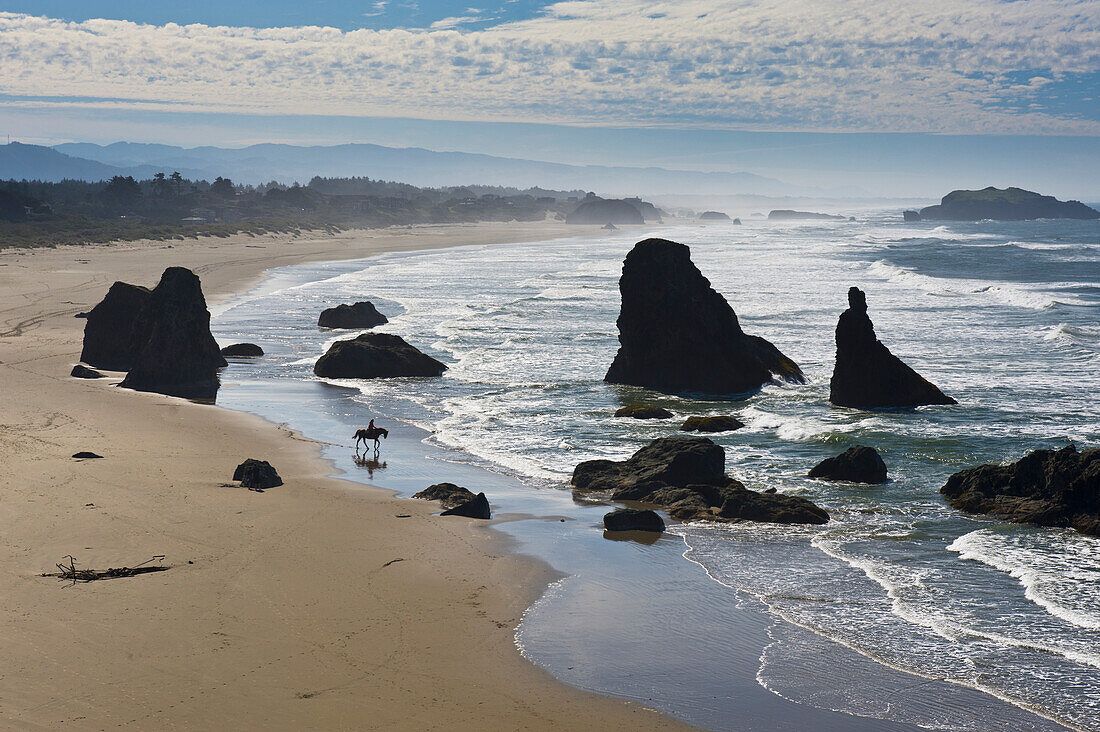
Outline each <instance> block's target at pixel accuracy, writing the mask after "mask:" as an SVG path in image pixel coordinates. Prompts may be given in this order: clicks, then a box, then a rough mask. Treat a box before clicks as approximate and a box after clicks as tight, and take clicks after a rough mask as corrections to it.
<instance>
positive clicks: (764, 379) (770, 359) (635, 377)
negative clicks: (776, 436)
mask: <svg viewBox="0 0 1100 732" xmlns="http://www.w3.org/2000/svg"><path fill="white" fill-rule="evenodd" d="M619 291H620V292H621V293H622V309H621V310H620V313H619V319H618V321H617V324H618V326H619V343H620V347H619V352H618V354H617V355H616V356H615V360H614V362H613V363H612V364H611V368H610V369H608V372H607V376H605V377H604V381H607V382H609V383H612V384H631V385H634V386H643V387H647V388H649V389H654V390H656V391H661V392H665V393H670V394H678V393H699V394H710V395H734V394H744V393H746V392H750V391H754V390H756V389H759V388H760V387H761V386H763V385H764V384H767V383H769V382H771V381H773V380H774V377H778V378H780V379H784V380H786V381H794V382H798V383H802V382H804V381H805V377H804V376H803V375H802V370H801V369H799V368H798V364H796V363H795V362H794V361H792V360H791V359H789V358H787V357H786V356H784V355H783V354H782V353H780V352H779V349H777V348H776V347H775V346H773V345H772V344H771V343H769V342H768V341H766V340H764V339H763V338H760V337H759V336H751V335H747V334H746V333H745V332H744V331H743V330H741V325H740V324H739V323H738V322H737V314H736V313H734V311H733V308H732V307H730V305H729V303H728V302H726V299H725V298H724V297H722V296H721V295H720V294H719V293H717V292H715V291H714V289H713V288H712V287H711V286H710V281H709V280H707V278H706V277H704V276H703V274H702V273H701V272H700V271H699V269H698V268H697V267H696V266H695V265H694V264H693V263H692V261H691V251H690V250H689V249H688V248H687V247H686V246H684V245H683V244H678V243H676V242H674V241H668V240H666V239H646V240H644V241H640V242H638V243H637V244H635V245H634V248H633V249H632V250H631V251H630V253H629V254H627V256H626V261H625V262H623V275H622V278H620V280H619Z"/></svg>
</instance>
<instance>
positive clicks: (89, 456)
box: [73, 451, 103, 460]
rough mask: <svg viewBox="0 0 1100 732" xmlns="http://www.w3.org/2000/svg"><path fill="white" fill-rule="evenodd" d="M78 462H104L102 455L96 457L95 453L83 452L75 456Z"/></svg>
mask: <svg viewBox="0 0 1100 732" xmlns="http://www.w3.org/2000/svg"><path fill="white" fill-rule="evenodd" d="M73 457H74V458H76V459H77V460H102V459H103V456H102V455H96V454H95V453H94V452H87V451H82V452H78V453H75V454H74V455H73Z"/></svg>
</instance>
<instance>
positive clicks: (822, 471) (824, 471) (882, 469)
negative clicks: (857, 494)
mask: <svg viewBox="0 0 1100 732" xmlns="http://www.w3.org/2000/svg"><path fill="white" fill-rule="evenodd" d="M809 477H811V478H820V479H821V480H846V481H848V482H850V483H885V482H886V463H885V462H883V460H882V456H881V455H879V454H878V450H876V449H875V448H873V447H867V446H865V445H856V446H855V447H850V448H848V449H847V450H845V451H844V452H842V453H840V454H839V455H837V456H836V457H831V458H827V459H825V460H822V461H821V462H820V463H818V464H817V465H816V466H814V468H813V470H811V471H810V474H809Z"/></svg>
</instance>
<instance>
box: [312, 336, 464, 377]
mask: <svg viewBox="0 0 1100 732" xmlns="http://www.w3.org/2000/svg"><path fill="white" fill-rule="evenodd" d="M446 369H447V367H446V366H445V365H444V364H442V363H440V362H439V361H436V360H435V359H434V358H432V357H431V356H428V355H425V354H423V353H421V352H420V351H418V350H417V349H416V348H414V347H413V346H410V345H409V344H408V343H406V342H405V341H404V340H403V339H402V338H401V337H399V336H395V335H391V334H389V333H364V334H362V335H361V336H359V337H358V338H355V339H352V340H348V341H336V343H333V344H332V346H331V347H329V349H328V353H326V354H325V355H324V356H321V358H319V359H317V363H316V364H314V366H313V373H315V374H317V375H318V376H324V377H328V378H334V379H379V378H387V377H392V376H439V375H440V374H442V373H443V372H444V371H445V370H446Z"/></svg>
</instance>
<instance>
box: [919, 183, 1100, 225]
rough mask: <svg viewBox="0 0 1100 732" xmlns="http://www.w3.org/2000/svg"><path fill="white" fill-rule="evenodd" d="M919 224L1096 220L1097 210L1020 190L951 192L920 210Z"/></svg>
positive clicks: (1097, 216) (1098, 217) (991, 187)
mask: <svg viewBox="0 0 1100 732" xmlns="http://www.w3.org/2000/svg"><path fill="white" fill-rule="evenodd" d="M920 218H921V220H922V221H981V220H982V219H998V220H1001V221H1024V220H1027V219H1100V211H1097V210H1096V209H1094V208H1090V207H1088V206H1086V205H1085V204H1083V203H1081V202H1080V201H1059V200H1058V199H1057V198H1055V197H1054V196H1044V195H1041V194H1039V193H1035V192H1033V191H1025V190H1023V189H1022V188H994V187H993V186H990V187H989V188H983V189H982V190H980V191H951V192H950V193H948V194H947V195H946V196H944V197H943V198H942V199H940V203H939V205H938V206H927V207H925V208H922V209H921V210H920Z"/></svg>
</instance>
